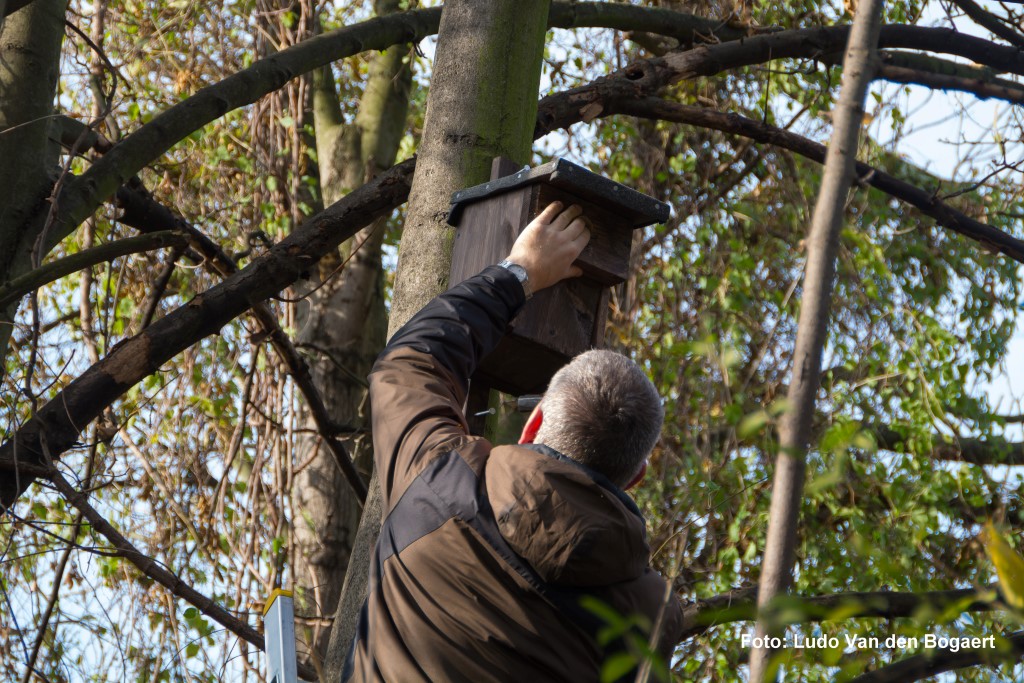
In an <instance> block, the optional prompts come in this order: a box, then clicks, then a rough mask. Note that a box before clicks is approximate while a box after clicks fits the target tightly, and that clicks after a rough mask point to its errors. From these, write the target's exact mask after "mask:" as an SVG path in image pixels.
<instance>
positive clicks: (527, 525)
mask: <svg viewBox="0 0 1024 683" xmlns="http://www.w3.org/2000/svg"><path fill="white" fill-rule="evenodd" d="M484 481H485V485H486V487H487V495H488V498H489V499H490V502H491V507H492V509H493V511H494V517H495V519H496V520H497V523H498V529H499V530H500V531H501V534H502V536H504V537H505V540H506V541H507V542H508V544H509V546H511V548H512V549H513V550H514V551H515V552H516V553H518V554H519V555H520V556H521V557H522V558H523V559H524V560H526V561H527V562H529V563H530V565H531V566H532V567H533V569H534V571H535V572H536V573H537V574H538V575H539V576H540V578H541V579H543V580H544V581H546V582H548V583H551V584H554V585H566V586H602V585H608V584H611V583H618V582H620V581H628V580H632V579H635V578H637V577H638V576H640V575H641V574H642V573H643V572H644V569H646V567H647V564H648V561H649V560H650V548H649V547H648V545H647V540H646V528H645V526H646V525H645V522H644V519H643V517H642V516H641V515H640V511H639V510H638V509H637V507H636V504H635V503H634V502H633V501H632V499H631V498H629V496H627V495H626V494H625V493H624V492H623V491H622V490H621V489H619V488H617V487H616V486H615V485H614V484H612V483H611V482H610V481H609V480H608V479H607V478H606V477H604V476H602V475H601V474H599V473H597V472H594V471H593V470H591V469H589V468H587V467H584V466H583V465H580V464H579V463H577V462H575V461H573V460H571V459H569V458H567V457H566V456H564V455H562V454H561V453H558V452H557V451H555V450H553V449H551V448H548V447H547V446H541V445H534V444H530V445H528V446H498V447H496V448H495V449H494V450H492V451H491V455H490V458H489V459H488V461H487V465H486V468H485V473H484Z"/></svg>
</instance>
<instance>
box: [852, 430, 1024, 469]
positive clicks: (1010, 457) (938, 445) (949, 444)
mask: <svg viewBox="0 0 1024 683" xmlns="http://www.w3.org/2000/svg"><path fill="white" fill-rule="evenodd" d="M867 429H868V431H870V432H871V433H872V434H874V436H875V441H876V442H877V443H878V447H879V448H881V449H884V450H887V451H894V452H897V453H903V452H906V451H907V449H906V447H905V446H904V444H905V443H906V437H905V436H904V435H903V434H902V433H900V432H899V431H897V430H895V429H892V428H890V427H880V426H867ZM933 441H934V445H933V446H932V450H931V452H930V453H929V454H928V455H930V456H931V457H932V458H934V459H936V460H952V461H955V462H968V463H972V464H975V465H1004V466H1014V465H1024V443H1021V442H1013V441H1006V440H1005V439H1001V438H992V439H978V438H974V437H959V438H956V439H953V438H950V437H948V436H944V435H941V434H936V435H935V436H934V437H933Z"/></svg>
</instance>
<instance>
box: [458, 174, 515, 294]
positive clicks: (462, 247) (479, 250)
mask: <svg viewBox="0 0 1024 683" xmlns="http://www.w3.org/2000/svg"><path fill="white" fill-rule="evenodd" d="M529 204H530V188H522V189H519V190H513V191H512V192H506V193H504V194H500V195H496V196H494V197H488V198H487V199H484V200H481V201H479V202H476V203H474V204H470V205H469V206H467V207H466V208H465V209H464V211H463V213H462V216H461V218H460V220H459V226H458V227H457V228H456V230H455V244H454V245H453V247H452V267H451V275H450V278H449V280H448V286H449V287H453V286H455V285H457V284H458V283H460V282H462V281H463V280H465V279H466V278H468V277H472V276H474V275H476V274H477V273H479V272H480V271H481V270H483V269H484V268H485V267H487V266H490V265H494V264H495V263H498V262H499V261H501V260H502V259H503V258H505V257H506V256H508V253H509V251H511V250H512V244H513V243H514V242H515V239H516V237H518V236H519V232H520V230H521V229H522V228H523V227H525V226H526V222H528V219H527V218H526V216H527V212H528V211H529Z"/></svg>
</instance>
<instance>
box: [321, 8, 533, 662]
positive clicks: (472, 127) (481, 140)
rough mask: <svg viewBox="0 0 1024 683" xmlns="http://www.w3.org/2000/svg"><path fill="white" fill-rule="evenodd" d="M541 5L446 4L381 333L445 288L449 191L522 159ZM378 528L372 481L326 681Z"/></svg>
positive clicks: (351, 627) (351, 625) (353, 615)
mask: <svg viewBox="0 0 1024 683" xmlns="http://www.w3.org/2000/svg"><path fill="white" fill-rule="evenodd" d="M549 4H550V0H494V1H493V2H487V3H480V2H473V0H449V2H447V3H445V5H444V10H443V12H442V14H441V26H440V30H439V32H438V44H437V52H436V57H435V61H434V70H433V74H432V77H431V88H430V93H429V95H428V99H427V117H426V121H425V123H424V129H423V138H422V140H421V142H420V145H419V152H418V159H417V162H416V172H415V175H414V176H413V185H412V191H411V193H410V201H409V211H408V214H407V216H406V220H405V228H404V232H403V234H402V242H401V245H400V250H399V259H398V272H397V275H396V282H395V291H394V296H393V299H392V304H391V318H390V321H389V324H388V334H389V336H390V335H391V334H394V332H395V331H396V330H397V329H398V328H399V327H401V326H402V325H403V324H404V323H405V322H406V321H407V320H408V319H409V318H410V317H411V316H412V315H413V314H414V313H415V312H416V311H418V310H419V309H420V308H422V307H423V305H424V304H426V303H427V302H428V301H430V299H432V298H433V297H434V296H436V295H437V294H439V293H441V292H442V291H444V289H445V287H446V286H447V284H448V276H447V274H448V270H449V266H450V261H451V246H452V240H453V230H452V228H451V227H449V226H448V223H447V212H448V202H449V199H450V197H451V194H452V192H454V191H456V190H458V189H461V188H463V187H467V186H469V185H474V184H477V183H481V182H484V181H486V180H487V179H488V177H489V176H490V167H491V160H492V159H493V158H494V157H496V156H505V157H508V158H510V159H513V160H515V161H516V162H518V163H522V164H526V163H528V162H529V161H530V154H531V147H532V140H533V128H534V124H535V121H536V116H537V104H536V102H537V90H538V87H539V84H540V67H541V58H542V56H543V51H544V34H545V27H546V25H547V18H548V9H549ZM380 523H381V507H380V491H379V489H378V485H377V483H376V477H374V478H373V480H371V482H370V494H369V496H368V498H367V501H366V506H365V508H364V510H363V518H362V521H361V522H360V526H359V532H358V534H357V536H356V545H355V547H354V548H353V553H352V559H351V561H350V562H349V567H348V573H347V575H346V577H345V586H344V588H343V590H342V597H341V602H340V604H339V606H338V614H337V619H336V621H335V625H336V626H337V628H335V629H334V633H332V635H331V642H330V646H329V648H328V659H327V676H328V678H330V679H331V680H336V679H337V678H338V677H339V675H340V671H341V667H342V665H343V664H344V661H345V657H346V656H347V655H348V651H349V647H350V645H351V642H352V637H353V635H354V633H355V626H356V621H357V619H358V615H359V610H360V608H361V606H362V603H363V601H364V600H365V598H366V588H367V587H366V582H367V578H368V572H369V563H370V558H371V557H372V555H373V548H374V545H375V544H376V540H377V533H378V532H379V529H380Z"/></svg>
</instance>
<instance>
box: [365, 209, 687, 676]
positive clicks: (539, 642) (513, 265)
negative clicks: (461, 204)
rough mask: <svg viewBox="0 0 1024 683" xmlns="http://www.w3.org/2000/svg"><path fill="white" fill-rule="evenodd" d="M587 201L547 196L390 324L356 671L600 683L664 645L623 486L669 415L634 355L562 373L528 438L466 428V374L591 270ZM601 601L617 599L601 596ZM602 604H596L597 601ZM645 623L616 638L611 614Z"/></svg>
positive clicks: (676, 628) (663, 593) (380, 367)
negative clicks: (517, 228) (378, 516)
mask: <svg viewBox="0 0 1024 683" xmlns="http://www.w3.org/2000/svg"><path fill="white" fill-rule="evenodd" d="M589 238H590V236H589V232H588V230H587V228H586V224H585V222H584V221H583V220H582V218H581V210H580V209H579V207H575V206H573V207H569V208H568V209H565V210H562V207H561V206H560V205H558V204H552V205H551V206H549V207H547V209H545V210H544V211H543V212H542V213H541V214H540V215H539V216H538V217H537V218H536V219H535V220H534V221H533V222H532V223H531V224H530V225H529V226H527V228H526V229H525V230H524V231H523V233H522V234H521V235H520V237H519V239H518V240H517V241H516V243H515V245H514V246H513V248H512V251H511V253H510V254H509V258H508V259H507V260H506V261H503V262H502V264H501V265H498V266H489V267H488V268H485V269H484V270H483V271H482V272H481V273H480V274H479V275H477V276H474V277H472V278H469V279H468V280H466V281H464V282H462V283H460V284H458V285H456V286H455V287H453V288H452V289H450V290H449V291H447V292H445V293H444V294H442V295H441V296H439V297H437V298H436V299H434V300H433V301H432V302H431V303H429V304H428V305H427V306H425V307H424V308H423V310H421V311H420V312H419V313H417V314H416V315H415V316H414V317H413V318H412V319H411V320H410V321H409V322H408V323H407V324H406V325H405V327H403V328H402V329H401V330H399V331H398V333H396V334H395V336H394V337H393V338H392V340H391V342H390V343H389V344H388V347H387V348H386V349H385V350H384V352H383V353H382V354H381V356H380V358H379V359H378V360H377V363H376V365H375V366H374V370H373V372H372V373H371V375H370V397H371V401H372V411H373V438H374V450H375V457H376V466H377V468H378V477H379V481H380V483H381V489H382V493H383V506H384V511H385V519H384V523H383V526H382V528H381V534H380V538H379V541H378V544H377V548H376V561H375V562H374V563H372V564H371V577H370V588H369V596H368V598H367V602H366V604H365V605H364V608H363V612H362V615H361V617H360V624H359V628H358V630H357V633H356V638H355V640H354V642H353V644H352V651H351V654H350V656H349V661H348V663H347V666H346V671H345V679H346V680H358V681H363V680H387V681H403V682H404V681H490V680H501V681H513V680H514V681H521V680H528V681H531V682H537V681H568V680H571V681H589V680H597V679H598V678H599V677H600V673H601V671H602V668H603V666H604V664H605V662H607V661H608V659H609V657H611V656H613V655H615V654H618V653H620V652H623V651H626V652H628V653H631V654H632V655H633V656H634V658H635V661H636V662H637V663H639V661H640V660H641V659H642V658H643V657H644V652H643V649H644V648H643V647H637V643H638V642H641V643H642V642H644V641H645V640H646V639H648V638H651V639H653V640H655V641H656V643H657V649H658V650H659V651H660V652H661V653H662V655H663V656H665V657H667V656H668V655H669V654H670V652H671V650H672V647H673V646H674V645H675V643H676V642H677V640H678V637H679V633H680V631H681V610H680V606H679V603H678V601H677V600H676V599H675V598H674V596H672V595H671V592H670V591H668V590H667V587H666V585H665V582H664V580H663V579H662V578H661V577H660V576H659V575H658V574H657V573H656V572H654V571H653V570H651V569H650V567H649V560H650V549H649V547H648V545H647V543H646V540H645V524H644V520H643V518H642V517H641V516H640V513H639V511H638V510H637V508H636V505H635V504H634V503H633V501H632V499H631V498H629V496H628V495H626V494H625V493H624V492H623V491H622V489H623V488H626V487H628V486H629V485H631V484H633V483H635V482H636V481H638V480H639V479H640V478H641V477H642V476H643V472H644V469H645V467H646V459H647V456H648V454H649V453H650V450H651V448H652V447H653V445H654V442H655V441H656V440H657V438H658V433H659V431H660V428H661V423H662V417H663V413H662V408H661V403H660V400H659V398H658V395H657V392H656V391H655V389H654V387H653V386H652V385H651V383H650V381H649V380H648V379H647V378H646V377H645V376H644V375H643V372H642V371H640V369H639V368H638V367H637V366H636V365H635V364H634V363H633V362H632V361H630V360H629V359H627V358H625V357H623V356H620V355H617V354H613V353H609V352H605V351H592V352H588V353H586V354H582V355H581V356H579V357H577V358H576V359H574V360H573V361H572V362H571V363H569V364H568V365H567V366H566V367H565V368H563V369H562V370H560V371H559V372H558V373H557V374H556V375H555V377H554V378H553V379H552V381H551V383H550V386H549V388H548V391H547V393H546V394H545V396H544V398H543V399H542V401H541V403H540V404H539V405H538V406H537V409H536V410H535V411H534V413H533V414H532V415H531V416H530V419H529V420H528V422H527V425H526V428H525V429H524V431H523V436H522V439H521V440H520V444H519V445H516V446H497V447H493V446H492V445H491V444H490V442H488V441H487V440H486V439H483V438H481V437H477V436H472V435H470V434H469V432H468V427H467V425H466V419H465V415H464V414H463V405H464V403H465V399H466V391H467V387H468V378H469V376H470V375H471V374H472V372H473V370H474V369H475V368H476V366H477V365H478V363H479V361H480V359H481V358H483V356H485V355H486V354H487V353H489V352H490V351H491V350H492V349H493V348H494V347H495V345H496V344H497V343H498V341H499V340H500V338H501V335H502V334H503V333H504V331H505V328H506V326H507V325H508V322H509V321H510V320H511V319H512V318H513V317H514V316H515V315H516V313H517V312H518V311H519V309H520V308H521V307H522V305H523V303H525V301H526V299H527V297H528V296H529V294H530V293H531V291H539V290H541V289H544V288H545V287H549V286H551V285H553V284H555V283H557V282H559V281H561V280H562V279H565V278H567V277H574V276H577V275H579V274H580V273H579V269H578V268H576V267H575V266H573V265H572V263H573V261H574V260H575V259H576V257H577V256H579V254H580V252H581V251H582V250H583V247H584V246H586V243H587V241H588V240H589ZM601 604H603V605H604V606H605V607H604V608H601V607H600V605H601ZM595 605H598V607H597V609H595V608H594V606H595ZM607 608H610V610H611V611H612V612H613V613H615V614H618V615H622V617H623V618H625V619H631V620H632V621H633V622H634V623H636V624H637V625H638V626H637V629H636V631H637V633H636V634H634V635H639V636H640V637H639V638H636V637H625V638H619V639H616V640H615V641H614V642H611V643H609V642H606V640H605V639H604V638H602V637H601V631H602V629H603V627H604V626H606V625H607V624H606V622H605V621H604V620H603V619H602V617H601V616H600V615H601V614H602V613H605V614H607V613H608V609H607Z"/></svg>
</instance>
